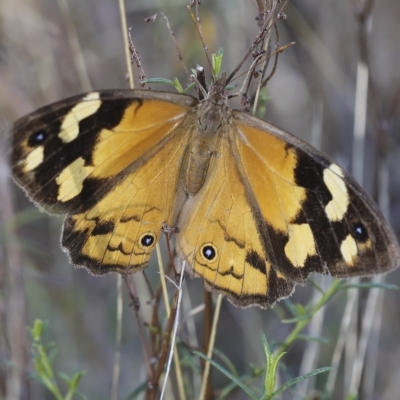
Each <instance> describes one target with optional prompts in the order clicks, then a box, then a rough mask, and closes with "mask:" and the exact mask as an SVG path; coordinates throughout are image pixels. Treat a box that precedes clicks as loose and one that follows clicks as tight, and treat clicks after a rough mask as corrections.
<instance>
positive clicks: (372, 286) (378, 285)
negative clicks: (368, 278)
mask: <svg viewBox="0 0 400 400" xmlns="http://www.w3.org/2000/svg"><path fill="white" fill-rule="evenodd" d="M347 289H385V290H399V287H398V286H397V285H393V284H391V283H374V282H365V283H348V284H347V283H346V284H344V285H342V286H341V287H340V290H347Z"/></svg>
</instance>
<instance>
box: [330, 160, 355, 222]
mask: <svg viewBox="0 0 400 400" xmlns="http://www.w3.org/2000/svg"><path fill="white" fill-rule="evenodd" d="M343 176H344V175H343V171H342V169H341V168H340V167H339V166H338V165H336V164H332V165H331V166H330V167H329V168H326V169H324V182H325V185H326V186H327V188H328V190H329V192H330V193H331V195H332V200H331V201H330V202H329V203H328V204H327V205H326V206H325V212H326V215H327V216H328V218H329V220H330V221H340V220H342V219H343V217H344V215H345V214H346V211H347V208H348V206H349V202H350V199H349V194H348V192H347V188H346V184H345V182H344V180H343Z"/></svg>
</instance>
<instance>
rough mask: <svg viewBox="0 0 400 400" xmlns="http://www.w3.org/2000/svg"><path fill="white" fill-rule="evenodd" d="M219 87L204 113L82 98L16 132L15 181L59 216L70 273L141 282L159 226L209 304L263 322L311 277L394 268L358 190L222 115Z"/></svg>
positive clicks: (395, 255) (399, 255) (146, 102)
mask: <svg viewBox="0 0 400 400" xmlns="http://www.w3.org/2000/svg"><path fill="white" fill-rule="evenodd" d="M225 85H226V83H225V82H224V79H222V78H221V79H219V80H217V81H215V82H214V84H212V85H210V87H209V90H208V95H207V97H206V98H205V99H203V100H201V101H199V100H197V99H196V98H194V97H191V96H189V95H184V94H177V93H176V94H174V93H168V92H161V91H147V90H104V91H97V92H91V93H86V94H83V95H79V96H75V97H71V98H69V99H65V100H62V101H59V102H57V103H54V104H51V105H48V106H46V107H44V108H41V109H39V110H38V111H35V112H33V113H31V114H29V115H27V116H25V117H23V118H21V119H19V120H18V121H17V122H15V123H14V125H13V127H12V140H13V144H12V157H11V163H12V173H13V176H14V178H15V180H16V181H17V183H18V184H19V185H20V186H21V187H22V188H23V189H25V191H26V192H27V194H28V195H29V197H30V198H31V199H32V200H33V201H34V202H35V203H36V204H37V205H38V206H39V207H41V208H43V209H45V210H46V211H48V212H50V213H53V214H66V218H65V221H64V225H63V231H62V239H61V242H62V247H63V249H64V250H65V251H66V252H67V253H68V255H69V258H70V261H71V262H72V263H73V264H75V265H76V266H83V267H86V268H87V269H88V270H89V271H90V272H91V273H93V274H95V275H101V274H105V273H108V272H111V271H116V272H118V273H120V274H129V273H133V272H137V271H140V270H142V269H143V268H145V267H146V266H147V265H148V263H149V259H150V256H151V254H152V252H153V250H154V248H155V246H156V243H157V242H158V241H159V239H160V237H161V235H162V232H163V226H165V224H167V226H170V227H174V228H176V234H175V236H174V239H175V248H176V252H177V255H178V257H179V259H180V260H182V261H185V262H186V265H187V266H188V268H189V270H190V272H191V274H192V275H193V276H196V277H201V278H203V280H204V284H205V287H206V288H207V289H208V290H210V291H212V292H216V293H222V294H225V295H226V296H227V297H228V299H229V300H230V301H231V302H232V303H234V304H235V305H238V306H241V307H247V306H251V305H258V306H260V307H262V308H265V307H267V306H268V305H273V304H274V303H275V302H276V301H277V300H279V299H281V298H285V297H287V296H289V295H290V294H291V293H292V292H293V290H294V287H295V284H296V283H302V282H305V280H306V279H307V277H308V275H309V274H310V273H312V272H319V273H323V274H330V275H332V276H336V277H350V276H355V275H371V274H375V273H382V272H387V271H390V270H392V269H394V268H396V267H397V266H398V265H399V264H400V249H399V245H398V242H397V240H396V237H395V235H394V233H393V231H392V229H391V228H390V226H389V224H388V223H387V222H386V221H385V219H384V217H383V216H382V214H381V213H380V211H379V210H378V208H377V206H376V205H375V204H374V202H373V201H372V200H371V198H370V197H369V196H368V195H367V194H366V193H365V191H364V190H363V189H362V188H361V187H360V186H359V185H358V184H357V183H356V181H355V180H354V179H353V178H352V177H351V176H350V175H349V174H348V173H346V172H345V171H344V170H343V169H342V168H341V167H339V166H338V165H337V164H336V163H334V162H333V161H331V160H330V159H329V158H328V157H327V156H326V155H324V154H323V153H321V152H319V151H318V150H316V149H315V148H313V147H311V146H310V145H308V144H306V143H304V142H303V141H301V140H300V139H298V138H296V137H295V136H292V135H291V134H289V133H287V132H285V131H283V130H282V129H279V128H277V127H276V126H274V125H271V124H269V123H267V122H264V121H262V120H260V119H258V118H256V117H254V116H252V115H250V114H248V113H245V112H242V111H237V110H231V109H230V108H229V107H228V105H227V93H226V90H225Z"/></svg>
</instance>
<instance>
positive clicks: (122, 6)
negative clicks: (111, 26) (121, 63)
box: [118, 0, 135, 89]
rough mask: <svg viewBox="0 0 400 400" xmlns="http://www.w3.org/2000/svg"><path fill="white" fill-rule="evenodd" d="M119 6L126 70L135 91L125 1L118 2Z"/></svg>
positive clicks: (130, 84) (130, 85) (131, 86)
mask: <svg viewBox="0 0 400 400" xmlns="http://www.w3.org/2000/svg"><path fill="white" fill-rule="evenodd" d="M118 4H119V12H120V15H121V28H122V37H123V40H124V47H125V60H126V69H127V71H128V79H129V87H130V88H131V89H134V87H135V82H134V80H133V71H132V63H131V56H130V54H129V38H128V27H127V26H128V25H127V23H126V12H125V1H124V0H118Z"/></svg>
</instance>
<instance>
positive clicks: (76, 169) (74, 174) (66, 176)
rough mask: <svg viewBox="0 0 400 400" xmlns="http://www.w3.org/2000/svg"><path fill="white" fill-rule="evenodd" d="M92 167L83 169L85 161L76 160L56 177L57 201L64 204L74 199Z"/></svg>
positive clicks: (81, 159) (80, 158)
mask: <svg viewBox="0 0 400 400" xmlns="http://www.w3.org/2000/svg"><path fill="white" fill-rule="evenodd" d="M93 169H94V167H85V160H84V159H83V158H82V157H79V158H77V159H76V160H75V161H74V162H72V163H71V164H70V165H68V167H66V168H64V169H63V170H62V172H61V173H60V175H58V176H57V178H56V182H57V185H58V195H57V200H59V201H62V202H65V201H68V200H71V199H73V198H74V197H76V196H77V195H78V194H79V193H80V192H81V191H82V189H83V181H84V180H85V179H86V177H87V176H88V175H89V174H90V173H91V172H92V171H93Z"/></svg>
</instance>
